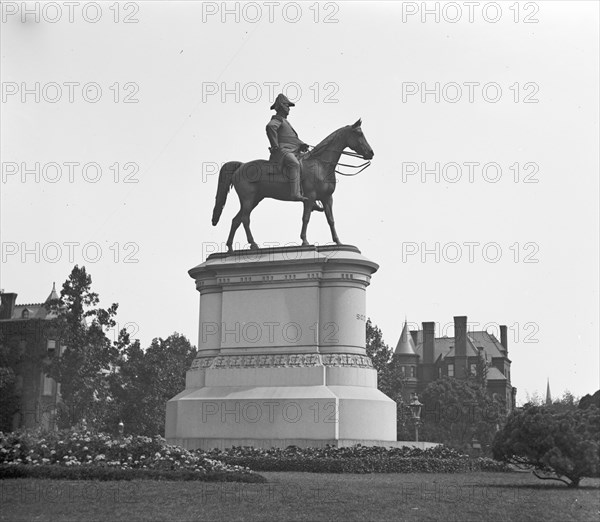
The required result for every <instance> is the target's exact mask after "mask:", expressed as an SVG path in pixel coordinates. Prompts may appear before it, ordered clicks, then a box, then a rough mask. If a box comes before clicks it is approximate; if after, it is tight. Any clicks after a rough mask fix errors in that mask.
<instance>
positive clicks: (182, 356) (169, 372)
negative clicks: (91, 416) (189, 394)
mask: <svg viewBox="0 0 600 522" xmlns="http://www.w3.org/2000/svg"><path fill="white" fill-rule="evenodd" d="M125 335H126V334H125V332H122V335H121V336H120V338H119V342H120V343H121V345H122V346H124V347H125V348H124V351H123V357H122V358H121V360H120V362H119V372H118V373H115V374H113V375H112V376H111V390H112V394H113V395H114V397H115V408H114V409H113V414H112V415H113V417H112V420H111V422H112V424H113V425H116V424H118V422H119V420H122V421H123V423H124V425H125V431H126V432H127V433H131V434H135V435H148V436H154V435H157V434H158V435H164V429H165V410H166V403H167V401H168V400H169V399H171V398H173V397H174V396H175V395H177V394H178V393H180V392H181V391H183V390H184V389H185V372H186V371H187V370H189V368H190V366H191V364H192V361H193V360H194V357H195V356H196V348H195V347H193V346H192V345H191V344H190V342H189V341H188V339H187V338H186V337H184V336H183V335H180V334H178V333H174V334H172V335H170V336H169V337H167V338H166V339H162V338H157V339H154V340H153V341H152V343H151V345H150V347H149V348H148V349H147V350H146V351H143V350H142V349H141V347H140V343H139V341H135V342H134V343H129V341H128V339H127V338H126V337H125Z"/></svg>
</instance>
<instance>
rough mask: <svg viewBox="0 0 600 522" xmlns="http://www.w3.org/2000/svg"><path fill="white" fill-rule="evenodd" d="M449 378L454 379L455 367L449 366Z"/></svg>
mask: <svg viewBox="0 0 600 522" xmlns="http://www.w3.org/2000/svg"><path fill="white" fill-rule="evenodd" d="M448 377H454V365H453V364H448Z"/></svg>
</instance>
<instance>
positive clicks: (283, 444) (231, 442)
mask: <svg viewBox="0 0 600 522" xmlns="http://www.w3.org/2000/svg"><path fill="white" fill-rule="evenodd" d="M167 442H168V443H169V444H173V445H175V446H181V447H183V448H185V449H188V450H194V449H201V450H204V451H209V450H211V449H215V448H217V449H220V450H225V449H227V448H232V447H234V446H236V447H243V446H251V447H253V448H259V449H271V448H287V447H288V446H298V447H299V448H324V447H325V446H327V445H329V446H333V447H335V448H348V447H352V446H356V445H357V444H360V445H361V446H369V447H372V446H382V447H384V448H419V449H427V448H434V447H435V446H438V443H437V442H414V441H402V440H397V441H392V440H361V439H337V440H335V439H201V438H191V439H175V438H174V439H169V438H168V439H167Z"/></svg>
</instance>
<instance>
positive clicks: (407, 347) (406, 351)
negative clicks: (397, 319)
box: [394, 319, 415, 355]
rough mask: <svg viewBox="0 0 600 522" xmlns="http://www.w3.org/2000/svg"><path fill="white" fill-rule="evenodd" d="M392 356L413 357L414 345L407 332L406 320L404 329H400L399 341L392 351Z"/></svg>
mask: <svg viewBox="0 0 600 522" xmlns="http://www.w3.org/2000/svg"><path fill="white" fill-rule="evenodd" d="M394 355H415V343H414V342H413V340H412V336H411V335H410V334H409V332H408V324H407V323H406V319H405V320H404V328H402V333H401V334H400V339H399V340H398V344H397V345H396V349H395V350H394Z"/></svg>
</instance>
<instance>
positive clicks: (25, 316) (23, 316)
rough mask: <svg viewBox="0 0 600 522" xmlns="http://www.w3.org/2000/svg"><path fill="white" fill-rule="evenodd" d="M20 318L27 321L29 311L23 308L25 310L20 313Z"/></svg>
mask: <svg viewBox="0 0 600 522" xmlns="http://www.w3.org/2000/svg"><path fill="white" fill-rule="evenodd" d="M21 318H22V319H29V310H27V308H25V310H23V311H22V312H21Z"/></svg>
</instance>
